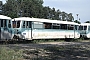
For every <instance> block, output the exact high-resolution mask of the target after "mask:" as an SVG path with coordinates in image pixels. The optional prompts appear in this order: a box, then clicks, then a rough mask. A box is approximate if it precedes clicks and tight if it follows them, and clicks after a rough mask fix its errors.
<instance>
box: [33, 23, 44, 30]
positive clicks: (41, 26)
mask: <svg viewBox="0 0 90 60" xmlns="http://www.w3.org/2000/svg"><path fill="white" fill-rule="evenodd" d="M34 28H35V29H40V28H43V23H42V22H34Z"/></svg>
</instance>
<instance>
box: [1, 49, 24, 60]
mask: <svg viewBox="0 0 90 60" xmlns="http://www.w3.org/2000/svg"><path fill="white" fill-rule="evenodd" d="M22 52H23V51H22V50H18V51H14V50H13V49H10V48H8V47H0V60H23V56H22Z"/></svg>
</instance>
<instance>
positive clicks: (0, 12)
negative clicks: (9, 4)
mask: <svg viewBox="0 0 90 60" xmlns="http://www.w3.org/2000/svg"><path fill="white" fill-rule="evenodd" d="M2 6H3V4H2V1H0V14H2Z"/></svg>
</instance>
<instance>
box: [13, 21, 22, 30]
mask: <svg viewBox="0 0 90 60" xmlns="http://www.w3.org/2000/svg"><path fill="white" fill-rule="evenodd" d="M12 23H13V28H19V27H20V21H13V22H12Z"/></svg>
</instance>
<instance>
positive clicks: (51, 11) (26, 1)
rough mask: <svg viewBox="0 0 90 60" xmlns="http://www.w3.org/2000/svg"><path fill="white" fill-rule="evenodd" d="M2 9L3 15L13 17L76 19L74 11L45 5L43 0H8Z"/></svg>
mask: <svg viewBox="0 0 90 60" xmlns="http://www.w3.org/2000/svg"><path fill="white" fill-rule="evenodd" d="M2 11H3V15H6V16H9V17H11V18H15V17H20V16H24V17H34V18H45V19H52V20H62V21H66V20H67V21H73V20H74V17H73V16H72V13H66V12H64V11H63V12H61V11H60V10H59V9H58V10H56V9H55V8H54V7H53V8H50V7H49V6H43V0H7V1H6V3H5V4H4V5H3V10H2Z"/></svg>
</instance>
